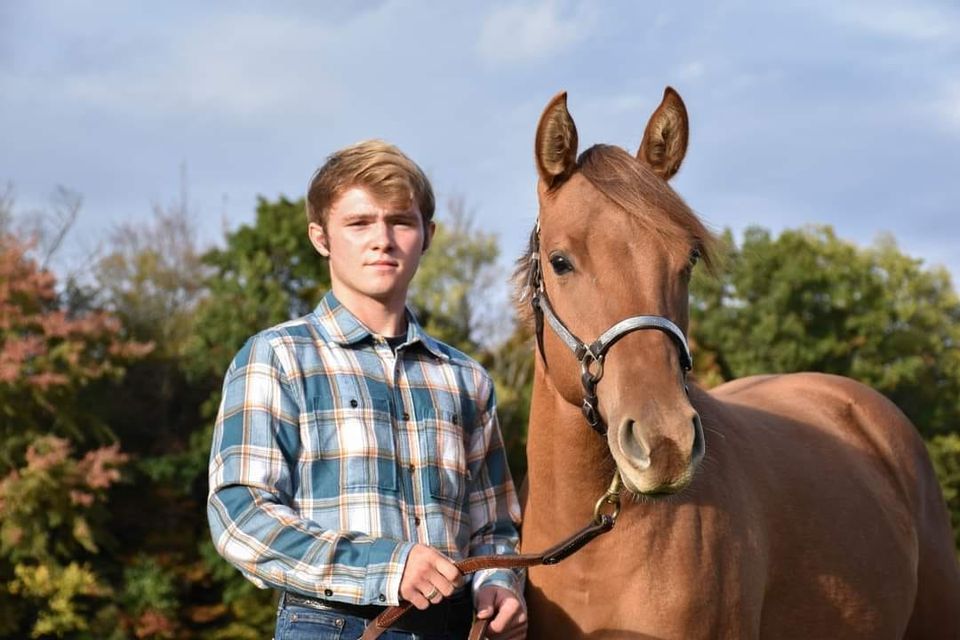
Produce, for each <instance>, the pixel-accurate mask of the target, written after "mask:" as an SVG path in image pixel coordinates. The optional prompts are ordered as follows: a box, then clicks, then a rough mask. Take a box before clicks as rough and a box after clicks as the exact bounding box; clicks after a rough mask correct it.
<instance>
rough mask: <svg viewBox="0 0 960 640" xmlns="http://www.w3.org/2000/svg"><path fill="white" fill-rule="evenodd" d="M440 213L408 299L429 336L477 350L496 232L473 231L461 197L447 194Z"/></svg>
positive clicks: (491, 285) (493, 267) (491, 276)
mask: <svg viewBox="0 0 960 640" xmlns="http://www.w3.org/2000/svg"><path fill="white" fill-rule="evenodd" d="M443 213H444V214H445V215H444V216H443V218H442V219H441V220H440V221H438V222H437V230H436V233H435V234H434V237H433V241H432V243H431V245H430V248H429V249H428V251H427V253H426V255H424V257H423V260H422V262H421V263H420V268H419V270H418V271H417V275H416V276H415V277H414V279H413V282H412V283H411V287H410V296H409V297H410V303H411V306H412V307H413V308H414V309H415V310H416V312H417V316H418V318H419V320H420V322H421V323H423V326H424V328H425V329H426V330H427V332H428V333H429V334H430V335H432V336H434V337H436V338H437V339H439V340H442V341H444V342H446V343H448V344H450V345H452V346H454V347H457V348H459V349H461V350H463V351H466V352H468V353H474V354H476V351H477V349H478V346H479V344H480V343H481V342H483V336H482V334H481V332H482V330H483V329H485V328H487V327H483V326H482V320H483V316H482V313H483V312H484V311H485V310H486V309H488V308H489V307H491V306H493V305H492V304H491V302H492V301H491V300H490V295H489V294H490V292H491V290H492V289H493V288H494V284H495V278H496V276H497V273H498V272H497V269H496V261H497V257H498V256H499V253H500V250H499V247H498V246H497V238H496V236H495V235H494V234H492V233H488V232H484V231H480V230H478V229H477V225H476V221H475V219H474V216H473V215H472V214H471V213H470V212H469V210H468V209H467V207H466V202H465V200H464V199H463V198H460V197H458V198H451V199H450V200H449V202H448V203H447V209H446V211H444V212H443ZM503 312H504V313H506V309H505V308H504V309H503ZM495 313H496V311H495Z"/></svg>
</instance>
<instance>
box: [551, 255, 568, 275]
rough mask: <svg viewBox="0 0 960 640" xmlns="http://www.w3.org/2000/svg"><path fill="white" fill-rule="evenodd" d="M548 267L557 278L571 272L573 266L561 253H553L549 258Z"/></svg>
mask: <svg viewBox="0 0 960 640" xmlns="http://www.w3.org/2000/svg"><path fill="white" fill-rule="evenodd" d="M550 266H551V267H553V272H554V273H556V274H557V275H558V276H562V275H563V274H565V273H569V272H571V271H573V265H572V264H570V261H569V260H567V258H566V257H565V256H564V255H563V254H561V253H554V254H552V255H551V256H550Z"/></svg>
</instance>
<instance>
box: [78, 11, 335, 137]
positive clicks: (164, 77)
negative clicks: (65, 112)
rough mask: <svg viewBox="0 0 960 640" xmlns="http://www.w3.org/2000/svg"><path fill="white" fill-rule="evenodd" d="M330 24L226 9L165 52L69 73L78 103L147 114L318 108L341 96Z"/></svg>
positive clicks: (251, 114) (239, 115)
mask: <svg viewBox="0 0 960 640" xmlns="http://www.w3.org/2000/svg"><path fill="white" fill-rule="evenodd" d="M331 38H332V35H331V34H330V33H329V32H328V31H326V30H325V29H324V27H323V25H320V24H316V23H310V22H307V21H305V20H293V19H290V18H287V17H283V16H265V15H250V14H247V15H243V14H241V15H227V16H223V17H221V18H218V19H217V20H216V21H215V22H212V23H208V24H204V25H202V27H200V26H198V27H195V28H192V29H187V30H184V31H182V32H180V33H178V34H177V35H176V36H175V37H172V38H170V40H169V41H168V43H166V44H165V46H164V47H162V49H161V50H153V51H148V50H147V51H143V52H142V57H141V58H140V59H139V60H137V61H136V64H135V67H133V68H131V66H130V65H128V64H126V63H125V61H122V60H121V61H118V62H117V63H116V64H114V65H111V66H109V67H103V66H98V67H94V68H92V69H89V70H82V71H76V72H73V73H69V74H67V75H66V76H65V77H64V78H63V79H62V84H61V90H62V91H63V93H64V94H65V98H66V99H67V100H69V101H71V102H72V103H74V104H80V105H87V106H91V107H93V108H95V109H103V110H107V111H115V112H118V113H127V114H129V113H138V114H141V115H145V116H153V117H157V116H167V115H177V114H184V115H191V116H203V115H208V116H209V115H214V116H217V117H228V118H234V119H241V120H243V119H250V118H258V117H262V116H265V115H271V116H274V117H278V116H283V115H284V114H290V113H299V112H302V111H304V110H307V109H309V110H311V112H313V113H316V112H317V110H318V109H320V110H322V108H323V107H324V106H325V105H326V106H329V105H331V103H335V102H336V101H337V100H338V98H339V95H340V94H339V89H338V86H337V84H336V83H335V82H333V81H332V79H331V78H329V77H325V75H324V73H323V71H324V68H325V64H326V63H327V61H326V60H324V56H325V55H326V49H327V46H326V45H327V43H328V41H329V40H330V39H331Z"/></svg>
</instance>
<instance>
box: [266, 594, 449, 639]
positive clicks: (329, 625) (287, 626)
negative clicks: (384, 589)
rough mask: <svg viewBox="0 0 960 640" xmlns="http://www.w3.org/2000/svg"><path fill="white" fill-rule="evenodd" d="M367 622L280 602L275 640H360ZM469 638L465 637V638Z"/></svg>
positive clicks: (396, 635) (403, 635) (402, 635)
mask: <svg viewBox="0 0 960 640" xmlns="http://www.w3.org/2000/svg"><path fill="white" fill-rule="evenodd" d="M367 622H368V621H367V620H365V619H363V618H359V617H357V616H352V615H348V614H345V613H343V612H341V611H327V610H319V609H314V608H312V607H303V606H299V605H295V604H287V603H283V602H281V605H280V608H279V609H278V610H277V628H276V631H275V632H274V640H359V638H360V636H362V635H363V630H364V628H365V626H366V624H367ZM462 637H463V638H466V635H463V636H462ZM460 639H461V636H457V635H446V634H441V635H437V634H427V635H424V634H419V633H407V632H405V631H394V630H392V629H390V630H388V631H386V632H385V633H384V634H383V635H381V636H380V640H460Z"/></svg>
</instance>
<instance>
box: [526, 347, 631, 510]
mask: <svg viewBox="0 0 960 640" xmlns="http://www.w3.org/2000/svg"><path fill="white" fill-rule="evenodd" d="M614 468H615V465H614V462H613V458H612V456H611V455H610V451H609V449H608V448H607V441H606V438H605V437H603V436H600V435H599V434H597V433H596V432H595V431H594V430H593V429H591V428H590V427H589V426H588V425H587V422H586V420H585V419H584V417H583V414H582V413H581V411H580V408H579V407H578V406H575V405H572V404H570V403H569V402H567V401H566V400H564V399H563V398H562V397H561V396H560V394H559V393H558V392H557V391H556V389H555V388H554V387H553V385H552V384H551V383H550V382H549V380H548V379H547V378H546V375H545V374H544V372H543V369H542V363H541V362H540V361H539V360H538V362H537V364H536V367H535V371H534V384H533V394H532V398H531V405H530V423H529V426H528V435H527V478H528V492H529V494H528V499H527V504H528V505H529V506H530V507H532V508H533V509H536V510H538V511H540V515H541V516H543V515H547V514H550V518H551V519H552V520H553V522H554V523H557V524H559V523H567V522H568V521H569V524H570V525H574V524H577V523H579V525H583V524H585V522H586V521H587V520H588V519H589V518H590V517H592V514H593V506H594V504H595V503H596V501H597V499H598V498H599V497H600V496H602V495H603V493H604V492H605V491H606V489H607V487H608V486H609V484H610V480H611V478H612V476H613V471H614Z"/></svg>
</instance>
